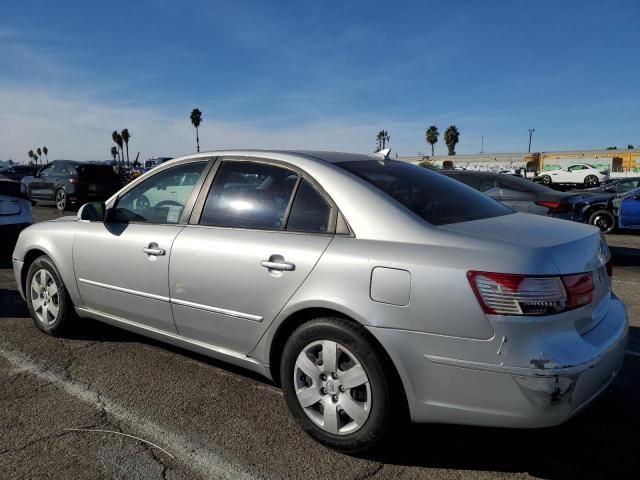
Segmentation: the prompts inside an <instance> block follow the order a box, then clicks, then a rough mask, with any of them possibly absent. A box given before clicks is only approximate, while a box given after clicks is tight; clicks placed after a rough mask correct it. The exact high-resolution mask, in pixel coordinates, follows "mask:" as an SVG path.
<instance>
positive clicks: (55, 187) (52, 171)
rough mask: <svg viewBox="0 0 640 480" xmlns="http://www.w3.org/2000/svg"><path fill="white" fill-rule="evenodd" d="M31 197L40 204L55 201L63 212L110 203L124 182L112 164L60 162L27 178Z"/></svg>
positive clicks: (24, 179)
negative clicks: (108, 201) (109, 200)
mask: <svg viewBox="0 0 640 480" xmlns="http://www.w3.org/2000/svg"><path fill="white" fill-rule="evenodd" d="M22 183H24V184H25V185H26V186H27V190H28V192H29V197H30V198H31V200H32V201H33V202H34V203H36V202H38V203H39V202H55V205H56V207H57V208H58V210H60V211H64V210H65V209H66V208H67V207H68V206H69V205H73V204H75V205H81V204H83V203H86V202H90V201H99V200H106V199H107V198H109V197H110V196H111V195H113V194H114V193H115V192H117V191H118V190H119V189H120V188H122V185H123V182H122V180H121V178H120V177H119V176H118V175H117V174H116V173H115V171H114V170H113V168H112V167H111V166H110V165H104V164H100V163H91V162H75V161H72V160H56V161H55V162H52V163H50V164H49V165H45V166H44V167H42V168H41V169H40V171H38V173H37V174H36V175H35V176H32V177H25V178H23V179H22Z"/></svg>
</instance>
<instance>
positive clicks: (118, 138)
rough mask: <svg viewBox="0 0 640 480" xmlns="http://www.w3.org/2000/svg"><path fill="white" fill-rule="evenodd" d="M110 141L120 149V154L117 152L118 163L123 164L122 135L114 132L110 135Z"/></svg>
mask: <svg viewBox="0 0 640 480" xmlns="http://www.w3.org/2000/svg"><path fill="white" fill-rule="evenodd" d="M111 139H112V140H113V142H114V143H115V144H116V145H118V148H119V149H120V152H119V158H120V162H121V163H124V153H123V152H122V145H123V143H124V142H123V140H122V135H120V134H119V133H118V131H117V130H114V131H113V133H112V134H111Z"/></svg>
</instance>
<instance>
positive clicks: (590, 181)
mask: <svg viewBox="0 0 640 480" xmlns="http://www.w3.org/2000/svg"><path fill="white" fill-rule="evenodd" d="M584 185H585V187H597V186H598V177H596V176H595V175H589V176H588V177H587V178H585V179H584Z"/></svg>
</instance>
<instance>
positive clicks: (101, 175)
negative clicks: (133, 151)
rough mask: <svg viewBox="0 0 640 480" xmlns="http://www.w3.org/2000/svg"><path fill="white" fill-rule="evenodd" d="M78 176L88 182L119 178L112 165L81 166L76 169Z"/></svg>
mask: <svg viewBox="0 0 640 480" xmlns="http://www.w3.org/2000/svg"><path fill="white" fill-rule="evenodd" d="M76 171H77V172H78V176H79V177H80V178H81V179H83V180H86V181H88V182H98V181H104V180H107V179H108V180H114V179H117V178H118V175H117V174H116V172H114V171H113V167H111V166H110V165H79V166H77V167H76Z"/></svg>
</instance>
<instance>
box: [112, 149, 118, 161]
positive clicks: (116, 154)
mask: <svg viewBox="0 0 640 480" xmlns="http://www.w3.org/2000/svg"><path fill="white" fill-rule="evenodd" d="M111 156H112V157H113V161H114V162H115V161H116V157H117V156H118V147H116V146H115V145H114V146H113V147H111Z"/></svg>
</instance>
